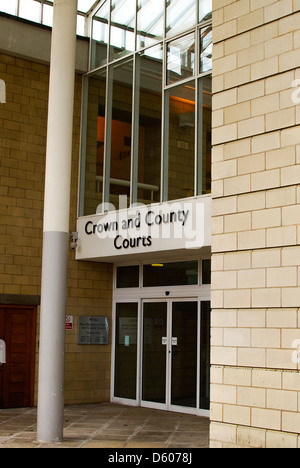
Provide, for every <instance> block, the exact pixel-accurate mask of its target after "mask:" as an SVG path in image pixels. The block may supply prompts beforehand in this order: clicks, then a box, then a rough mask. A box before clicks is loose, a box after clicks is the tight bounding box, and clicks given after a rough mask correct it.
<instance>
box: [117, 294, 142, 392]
mask: <svg viewBox="0 0 300 468" xmlns="http://www.w3.org/2000/svg"><path fill="white" fill-rule="evenodd" d="M137 323H138V304H136V303H128V304H117V305H116V345H115V389H114V396H115V397H119V398H128V399H131V400H135V399H136V372H137V341H138V338H137V331H138V327H137Z"/></svg>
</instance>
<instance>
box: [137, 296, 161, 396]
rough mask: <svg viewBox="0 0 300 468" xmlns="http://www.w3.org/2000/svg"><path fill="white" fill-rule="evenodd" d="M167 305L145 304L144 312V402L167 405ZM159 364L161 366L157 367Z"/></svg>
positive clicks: (158, 303)
mask: <svg viewBox="0 0 300 468" xmlns="http://www.w3.org/2000/svg"><path fill="white" fill-rule="evenodd" d="M164 336H167V303H166V302H153V303H145V304H144V311H143V356H142V362H143V368H142V377H143V380H142V400H144V401H152V402H156V403H166V370H167V368H166V349H167V348H166V346H163V345H162V338H163V337H164ZM157 363H159V365H157Z"/></svg>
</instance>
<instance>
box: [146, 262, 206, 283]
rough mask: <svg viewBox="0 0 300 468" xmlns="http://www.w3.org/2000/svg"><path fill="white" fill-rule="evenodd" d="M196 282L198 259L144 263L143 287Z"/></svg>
mask: <svg viewBox="0 0 300 468" xmlns="http://www.w3.org/2000/svg"><path fill="white" fill-rule="evenodd" d="M197 284H198V261H191V262H175V263H165V264H163V263H161V264H155V265H144V267H143V285H144V287H155V286H188V285H197Z"/></svg>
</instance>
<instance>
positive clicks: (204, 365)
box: [200, 301, 210, 410]
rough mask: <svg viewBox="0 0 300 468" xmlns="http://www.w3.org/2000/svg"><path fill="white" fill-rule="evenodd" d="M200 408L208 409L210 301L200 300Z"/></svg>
mask: <svg viewBox="0 0 300 468" xmlns="http://www.w3.org/2000/svg"><path fill="white" fill-rule="evenodd" d="M200 347H201V349H200V408H201V409H206V410H209V400H210V302H208V301H206V302H201V322H200Z"/></svg>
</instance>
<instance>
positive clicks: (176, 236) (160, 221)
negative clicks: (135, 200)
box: [76, 196, 211, 262]
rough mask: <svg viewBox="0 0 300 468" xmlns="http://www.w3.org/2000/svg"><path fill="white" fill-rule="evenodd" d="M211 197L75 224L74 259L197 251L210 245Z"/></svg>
mask: <svg viewBox="0 0 300 468" xmlns="http://www.w3.org/2000/svg"><path fill="white" fill-rule="evenodd" d="M210 220H211V197H210V196H203V197H199V198H193V199H186V200H181V201H176V202H169V203H162V204H155V205H148V206H145V205H142V206H137V207H135V208H130V209H128V210H120V211H111V212H109V213H105V214H102V215H101V214H97V215H93V216H84V217H82V218H79V219H78V220H77V232H78V242H77V248H76V259H77V260H87V259H97V260H102V261H112V262H114V261H118V260H121V259H125V258H126V257H128V256H131V255H134V254H139V255H145V254H148V253H149V254H152V253H154V252H160V253H162V252H166V253H167V252H171V251H178V250H186V249H200V248H202V247H205V246H210V244H211V221H210Z"/></svg>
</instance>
